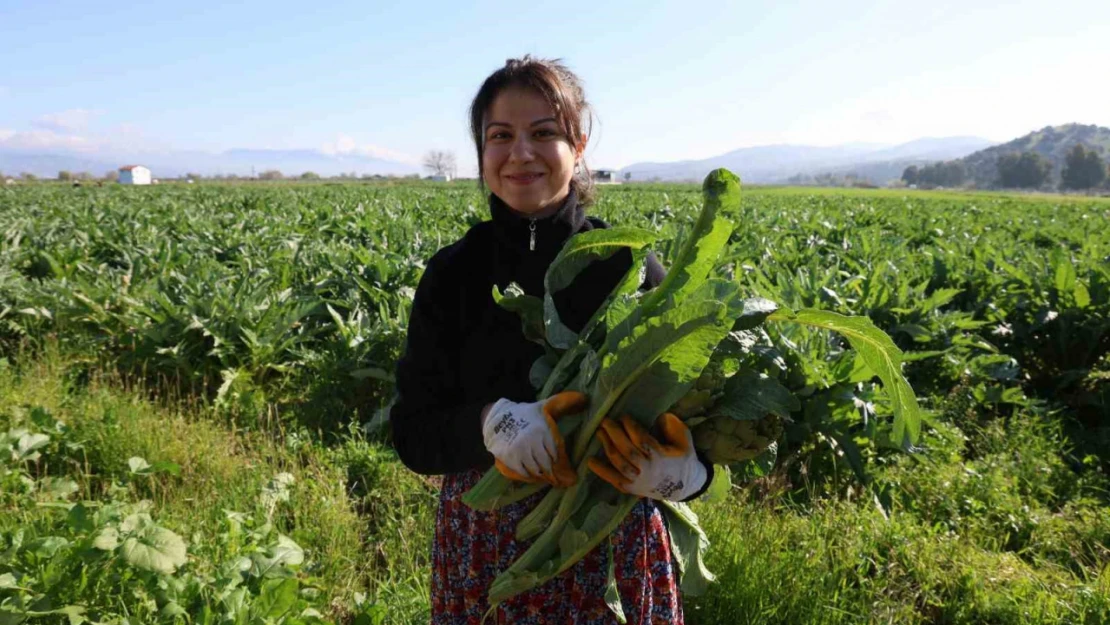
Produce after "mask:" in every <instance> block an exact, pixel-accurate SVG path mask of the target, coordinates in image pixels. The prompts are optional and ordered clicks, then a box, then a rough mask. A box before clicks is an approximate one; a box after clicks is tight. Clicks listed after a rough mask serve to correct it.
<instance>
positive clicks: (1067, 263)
mask: <svg viewBox="0 0 1110 625" xmlns="http://www.w3.org/2000/svg"><path fill="white" fill-rule="evenodd" d="M1052 264H1053V265H1054V266H1055V268H1056V274H1055V276H1054V278H1055V283H1056V292H1057V293H1060V294H1064V293H1071V292H1072V291H1073V290H1074V289H1075V284H1076V274H1075V265H1073V264H1072V262H1071V258H1069V257H1068V255H1067V254H1066V253H1065V252H1064V251H1063V250H1060V249H1057V250H1056V251H1055V252H1054V253H1053V254H1052Z"/></svg>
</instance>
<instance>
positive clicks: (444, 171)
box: [424, 150, 457, 178]
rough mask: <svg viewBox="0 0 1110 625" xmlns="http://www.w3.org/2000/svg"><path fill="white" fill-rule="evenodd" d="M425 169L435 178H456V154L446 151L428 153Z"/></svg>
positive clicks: (425, 159)
mask: <svg viewBox="0 0 1110 625" xmlns="http://www.w3.org/2000/svg"><path fill="white" fill-rule="evenodd" d="M424 169H427V170H428V171H429V172H431V174H432V175H433V176H446V177H448V178H454V177H455V171H456V169H457V165H456V162H455V153H454V152H448V151H445V150H432V151H430V152H428V153H427V154H425V155H424Z"/></svg>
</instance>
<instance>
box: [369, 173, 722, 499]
mask: <svg viewBox="0 0 1110 625" xmlns="http://www.w3.org/2000/svg"><path fill="white" fill-rule="evenodd" d="M490 213H491V216H492V220H490V221H484V222H482V223H479V224H477V225H475V226H474V227H472V228H471V229H470V230H469V231H468V232H467V233H466V235H465V236H463V238H462V239H460V240H458V241H457V242H455V243H453V244H451V245H449V246H447V247H444V248H443V249H441V250H439V251H438V252H436V254H435V255H434V256H433V257H432V259H431V260H430V261H429V262H428V265H427V267H426V268H425V270H424V275H423V276H422V277H421V279H420V284H419V285H418V287H417V289H416V295H415V298H414V301H413V306H412V312H411V314H410V316H409V326H408V338H407V342H406V348H405V353H404V355H403V356H402V357H401V359H400V360H399V361H398V363H397V394H398V398H397V401H396V402H395V403H394V405H393V408H392V409H391V411H390V423H391V425H392V430H393V445H394V447H395V448H396V450H397V454H398V455H399V456H400V458H401V461H402V462H403V463H404V464H405V465H406V466H407V467H408V468H409V469H411V470H413V471H415V472H416V473H421V474H424V475H440V474H444V473H454V472H460V471H466V470H469V469H479V470H485V469H487V468H489V467H491V466H493V455H492V454H490V453H489V452H488V451H487V450H486V447H485V444H484V443H483V441H482V427H481V418H480V415H481V412H482V408H483V407H484V406H485V405H486V404H490V403H493V402H496V401H497V400H498V399H500V398H502V397H504V398H506V399H509V400H511V401H516V402H531V401H536V390H535V388H533V386H532V384H531V383H530V382H529V380H528V372H529V370H530V369H531V367H532V363H533V362H534V361H535V360H536V359H537V358H538V357H540V356H541V355H543V348H542V347H540V346H539V345H537V344H535V343H532V342H530V341H528V340H527V339H525V338H524V335H523V333H522V332H521V327H520V320H519V318H518V317H517V316H516V315H515V314H514V313H511V312H508V311H506V310H504V309H502V308H500V307H499V306H497V305H496V304H495V303H494V301H493V297H492V295H491V292H492V290H493V285H495V284H496V285H497V286H498V287H499V288H500V289H501V290H502V291H503V290H504V289H505V288H506V287H507V286H508V285H509V283H511V282H516V283H517V284H519V285H520V286H521V288H523V289H524V292H525V293H527V294H529V295H535V296H537V297H543V277H544V274H545V273H546V272H547V268H548V266H549V265H550V264H551V261H553V260H554V259H555V256H556V255H557V254H558V253H559V250H560V249H561V248H562V246H563V243H565V242H566V240H567V239H568V238H570V236H571V235H573V234H576V233H578V232H584V231H587V230H593V229H594V228H607V227H608V225H607V224H606V223H605V222H603V221H601V220H600V219H597V218H594V217H587V216H586V212H585V210H584V208H583V207H582V206H580V205H579V204H578V201H577V197H576V195H575V193H574V191H573V190H572V191H571V193H570V195H569V196H568V197H567V199H566V201H564V203H563V204H562V206H561V207H560V208H559V210H558V211H557V212H556V213H555V214H554V215H552V216H550V217H547V218H544V219H537V220H534V222H533V220H532V219H530V218H528V217H527V216H522V215H520V214H519V213H517V212H515V211H513V210H512V209H511V208H509V207H508V205H506V204H505V203H504V202H503V201H502V200H501V199H500V198H499V197H497V196H496V195H492V194H491V195H490ZM533 223H534V226H535V231H534V234H535V249H534V250H532V249H529V243H530V240H531V238H532V234H533V233H532V231H531V230H530V226H531V225H532V224H533ZM631 263H632V255H631V253H630V252H628V250H623V251H622V252H619V253H617V254H614V255H613V256H612V257H610V258H609V259H607V260H605V261H601V262H595V263H593V264H591V265H590V266H588V267H587V268H586V269H585V270H584V271H583V272H582V273H581V274H579V276H578V277H577V278H576V279H575V280H574V282H573V283H572V284H571V285H570V286H568V287H567V288H566V289H563V290H562V291H560V292H558V293H556V294H555V305H556V308H557V309H558V310H559V316H560V318H561V319H562V320H563V322H564V323H565V324H566V325H567V326H568V327H569V328H570V329H572V330H574V331H575V332H578V331H580V330H581V329H582V327H583V326H584V325H585V324H586V322H587V321H588V320H589V318H590V317H591V316H593V313H594V312H595V311H596V310H597V308H598V306H600V305H601V304H602V303H603V302H604V300H605V298H606V296H608V294H609V293H610V292H611V291H612V289H613V287H614V286H616V284H617V282H618V281H619V280H620V279H621V278H622V277H623V276H624V274H625V272H626V271H627V270H628V268H629V267H630V265H631ZM664 275H665V271H664V269H663V267H662V265H660V264H659V262H658V261H657V260H656V259H655V257H654V256H649V258H648V263H647V276H646V279H645V280H644V284H643V286H642V287H641V288H652V287H655V286H657V285H658V284H659V283H660V282H661V281H662V280H663V277H664ZM699 457H700V458H701V459H702V462H703V463H704V464H705V465H706V468H707V472H708V475H709V477H710V479H709V480H706V486H705V487H703V488H702V489H701V491H699V492H698V493H695V494H694V495H693V496H692V497H691V498H693V497H697V496H698V495H700V494H701V492H704V490H705V488H708V484H709V482H710V481H711V480H712V476H713V465H712V464H711V463H709V462H707V461H706V460H705V459H704V457H702V456H701V455H700V454H699Z"/></svg>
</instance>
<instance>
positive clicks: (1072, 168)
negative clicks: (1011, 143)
mask: <svg viewBox="0 0 1110 625" xmlns="http://www.w3.org/2000/svg"><path fill="white" fill-rule="evenodd" d="M997 168H998V184H999V186H1001V187H1004V188H1009V189H1040V188H1042V187H1044V186H1045V185H1046V184H1049V183H1050V182H1051V181H1052V171H1053V166H1052V161H1050V160H1049V159H1047V158H1045V157H1044V156H1042V155H1041V154H1039V153H1037V152H1032V151H1026V152H1021V153H1017V152H1015V153H1011V154H1004V155H1002V156H1001V157H999V159H998V163H997ZM967 176H968V174H967V169H966V168H965V166H964V164H963V163H962V162H960V161H943V162H939V163H934V164H932V165H924V166H921V167H918V166H917V165H910V166H909V167H907V168H906V169H905V170H904V171H903V172H902V182H904V183H906V184H907V185H917V186H920V187H958V186H960V185H962V184H964V182H966V181H967ZM1108 181H1110V170H1108V168H1107V164H1106V162H1105V161H1103V160H1102V157H1101V156H1099V154H1098V152H1096V151H1095V150H1093V149H1087V148H1085V147H1084V146H1083V145H1082V144H1079V143H1077V144H1075V145H1074V146H1072V148H1071V149H1070V150H1068V153H1067V156H1066V157H1065V158H1064V167H1063V169H1062V170H1061V172H1060V189H1062V190H1066V191H1088V190H1091V189H1097V188H1100V187H1102V186H1103V185H1104V184H1106V183H1107V182H1108Z"/></svg>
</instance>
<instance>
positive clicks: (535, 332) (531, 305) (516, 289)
mask: <svg viewBox="0 0 1110 625" xmlns="http://www.w3.org/2000/svg"><path fill="white" fill-rule="evenodd" d="M493 301H494V303H496V304H497V305H498V306H500V307H501V308H504V309H505V310H507V311H509V312H512V313H516V314H517V315H519V316H520V326H521V330H522V331H523V332H524V338H526V339H528V340H529V341H532V342H533V343H539V344H540V345H546V339H545V337H546V332H545V330H544V317H543V305H544V303H543V300H542V299H540V298H538V297H536V296H534V295H527V294H525V293H524V289H522V288H520V285H519V284H517V283H515V282H513V283H511V284H509V286H507V287H505V294H504V295H502V294H501V291H500V290H499V289H498V288H497V285H496V284H495V285H493Z"/></svg>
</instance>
